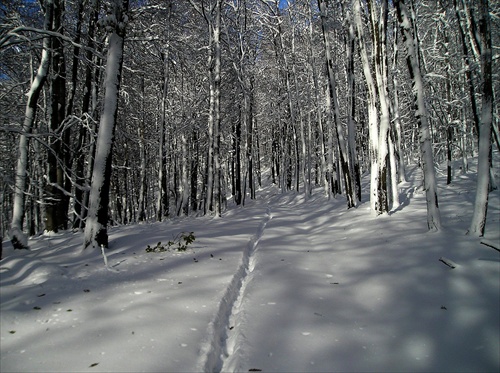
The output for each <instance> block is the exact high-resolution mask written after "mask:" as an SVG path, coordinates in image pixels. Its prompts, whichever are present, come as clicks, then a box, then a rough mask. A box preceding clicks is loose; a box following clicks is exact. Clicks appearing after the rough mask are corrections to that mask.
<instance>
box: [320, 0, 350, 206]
mask: <svg viewBox="0 0 500 373" xmlns="http://www.w3.org/2000/svg"><path fill="white" fill-rule="evenodd" d="M318 7H319V9H320V14H321V30H322V33H323V43H324V47H325V58H326V66H327V72H328V87H329V90H328V92H329V95H330V100H331V105H333V107H332V109H333V121H334V126H335V134H336V137H337V141H338V145H339V162H340V167H341V170H338V172H342V173H343V176H344V182H345V189H346V191H345V192H346V198H347V208H351V207H355V206H356V193H355V191H354V188H353V185H354V183H353V177H352V176H353V175H352V173H351V172H350V170H349V166H348V160H347V148H346V141H345V138H344V134H343V132H344V131H343V128H342V126H341V124H340V109H339V100H338V96H337V84H336V81H335V75H334V71H333V60H332V57H331V53H330V43H329V40H328V35H327V31H326V22H327V16H326V4H325V1H324V0H318Z"/></svg>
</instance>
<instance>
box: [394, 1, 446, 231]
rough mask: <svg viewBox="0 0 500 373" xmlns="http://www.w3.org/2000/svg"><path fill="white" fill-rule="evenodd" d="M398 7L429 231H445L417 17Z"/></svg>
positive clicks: (402, 4)
mask: <svg viewBox="0 0 500 373" xmlns="http://www.w3.org/2000/svg"><path fill="white" fill-rule="evenodd" d="M394 5H395V6H396V11H397V15H398V21H399V26H400V28H401V33H402V35H403V41H404V43H405V45H406V49H407V65H408V70H409V73H410V77H411V78H412V80H413V95H414V101H415V118H416V121H417V125H418V130H419V143H420V155H421V162H422V171H423V177H424V190H425V198H426V203H427V227H428V228H429V230H439V229H441V217H440V213H439V204H438V196H437V185H436V172H435V170H434V157H433V153H432V140H431V133H430V128H429V118H428V117H429V114H428V111H427V107H426V106H425V90H424V81H423V77H422V73H421V71H420V61H419V50H418V48H419V45H418V38H417V35H416V28H415V25H416V15H415V12H414V9H413V6H412V1H411V0H410V4H406V0H395V1H394Z"/></svg>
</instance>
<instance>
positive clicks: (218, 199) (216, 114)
mask: <svg viewBox="0 0 500 373" xmlns="http://www.w3.org/2000/svg"><path fill="white" fill-rule="evenodd" d="M221 2H222V0H216V3H215V25H214V29H213V34H214V75H213V79H214V82H213V83H214V102H213V105H214V106H213V121H214V123H213V128H214V139H213V140H214V142H213V149H214V189H215V192H214V211H215V214H216V215H217V216H221V215H222V183H221V177H222V172H221V164H220V154H219V151H220V150H219V149H220V96H221V93H220V85H221V43H220V25H221Z"/></svg>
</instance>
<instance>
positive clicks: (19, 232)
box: [9, 0, 54, 249]
mask: <svg viewBox="0 0 500 373" xmlns="http://www.w3.org/2000/svg"><path fill="white" fill-rule="evenodd" d="M53 7H54V3H53V0H47V1H46V2H45V20H44V28H45V29H46V30H49V31H50V30H51V27H52V16H53V12H52V10H53ZM50 54H51V53H50V37H49V36H45V38H44V39H43V49H42V57H41V59H40V65H39V66H38V69H37V72H36V75H35V78H34V79H33V81H32V83H31V87H30V90H29V91H28V94H27V96H28V99H27V103H26V110H25V113H24V122H23V127H22V131H21V134H20V136H19V148H18V158H17V164H16V175H15V181H14V201H13V209H12V210H13V211H12V221H11V224H10V231H9V236H10V240H11V241H12V245H13V246H14V248H16V249H22V248H27V245H28V239H27V237H26V236H25V234H24V233H23V220H24V212H25V211H24V195H25V193H26V175H27V167H28V151H29V149H28V147H29V141H28V135H29V134H30V133H31V132H32V130H33V125H34V123H35V117H36V111H37V103H38V98H39V97H40V92H41V90H42V87H43V84H44V83H45V81H46V80H47V75H48V70H49V65H50Z"/></svg>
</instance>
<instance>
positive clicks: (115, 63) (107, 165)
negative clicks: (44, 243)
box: [83, 0, 129, 248]
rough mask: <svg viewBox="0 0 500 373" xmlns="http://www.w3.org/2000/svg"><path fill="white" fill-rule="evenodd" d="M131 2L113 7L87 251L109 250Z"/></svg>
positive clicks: (118, 2)
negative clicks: (114, 162) (113, 171)
mask: <svg viewBox="0 0 500 373" xmlns="http://www.w3.org/2000/svg"><path fill="white" fill-rule="evenodd" d="M128 5H129V4H128V0H115V1H114V3H113V8H114V9H113V13H112V19H110V21H113V22H112V26H113V27H112V30H111V31H110V32H109V35H108V54H107V61H106V78H105V81H104V104H103V105H104V107H103V113H102V116H101V121H100V125H99V133H98V136H97V148H96V155H95V160H94V169H93V172H92V184H91V190H90V197H89V199H90V201H89V202H90V206H89V213H88V217H87V224H86V226H85V237H84V244H83V247H84V248H87V247H89V246H92V247H93V248H95V247H99V246H100V247H103V246H104V247H108V231H107V225H108V205H109V187H110V183H111V159H112V154H113V141H114V130H115V124H116V118H117V115H118V99H119V92H120V82H121V70H122V65H123V40H124V37H125V29H126V23H127V18H128V17H127V12H128Z"/></svg>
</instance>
